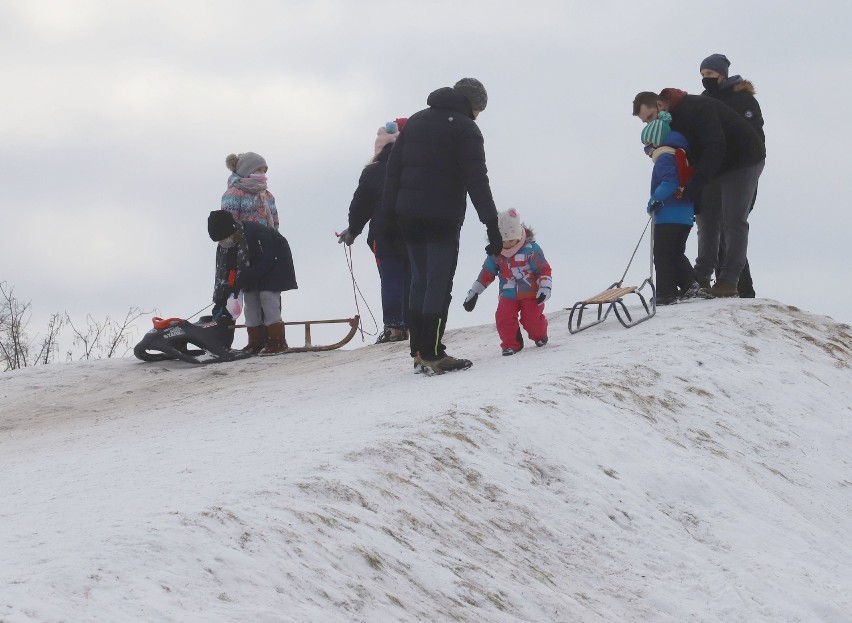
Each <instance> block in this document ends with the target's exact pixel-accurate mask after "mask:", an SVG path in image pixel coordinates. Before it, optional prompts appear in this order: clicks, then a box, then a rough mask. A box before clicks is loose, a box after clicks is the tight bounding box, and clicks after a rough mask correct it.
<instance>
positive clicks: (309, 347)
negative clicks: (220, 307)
mask: <svg viewBox="0 0 852 623" xmlns="http://www.w3.org/2000/svg"><path fill="white" fill-rule="evenodd" d="M344 322H345V323H348V324H349V333H347V334H346V336H345V337H344V338H343V339H342V340H340V341H339V342H335V343H334V344H327V345H318V344H314V343H313V341H312V338H311V325H315V324H342V323H344ZM360 322H361V317H360V316H357V315H356V316H354V317H353V318H337V319H334V320H298V321H292V320H291V321H289V322H285V323H284V326H298V325H304V327H305V345H304V346H291V347H289V348H287V350H284V351H281V352H280V353H275V354H276V355H286V354H287V353H315V352H320V351H324V350H335V349H338V348H340V347H341V346H345V345H346V344H348V343H349V342H350V341H351V340H352V338H353V337H355V333H356V332H357V331H358V326H359V325H360ZM244 327H245V325H244V324H238V325H235V326H234V328H244Z"/></svg>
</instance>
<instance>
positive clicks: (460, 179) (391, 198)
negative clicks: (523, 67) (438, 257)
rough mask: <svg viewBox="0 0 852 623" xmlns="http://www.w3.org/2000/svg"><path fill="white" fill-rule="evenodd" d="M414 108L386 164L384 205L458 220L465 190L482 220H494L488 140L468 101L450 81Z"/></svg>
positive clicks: (398, 213) (393, 213)
mask: <svg viewBox="0 0 852 623" xmlns="http://www.w3.org/2000/svg"><path fill="white" fill-rule="evenodd" d="M426 103H427V104H428V105H429V108H426V109H424V110H421V111H420V112H417V113H415V114H413V115H412V116H411V117H410V118H409V119H408V122H407V123H406V125H405V128H404V129H403V130H402V132H400V135H399V138H397V140H396V143H395V144H394V147H393V150H392V151H391V154H390V158H389V159H388V165H387V178H386V180H385V190H384V197H383V199H382V211H383V212H386V213H387V214H388V217H389V218H392V219H395V218H397V217H398V218H406V219H412V218H413V219H437V220H446V221H451V222H453V223H454V224H456V225H460V224H461V223H462V222H463V221H464V217H465V209H466V207H467V198H466V195H467V194H469V195H470V199H471V201H472V202H473V206H474V208H475V209H476V212H477V214H478V215H479V220H480V221H481V222H482V223H486V224H487V223H489V222H491V221H496V219H497V208H496V207H495V205H494V198H493V197H492V195H491V186H490V184H489V181H488V169H487V167H486V166H485V144H484V139H483V138H482V132H480V131H479V127H478V126H477V125H476V122H475V121H474V120H473V111H472V110H471V106H470V102H469V101H468V99H467V98H466V97H465V96H464V95H462V94H461V93H459V92H457V91H455V90H453V89H452V88H451V87H444V88H441V89H438V90H437V91H433V92H432V93H431V94H430V95H429V97H428V99H427V100H426Z"/></svg>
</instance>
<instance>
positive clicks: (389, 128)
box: [375, 121, 399, 156]
mask: <svg viewBox="0 0 852 623" xmlns="http://www.w3.org/2000/svg"><path fill="white" fill-rule="evenodd" d="M397 136H399V125H398V124H397V122H396V121H388V122H387V123H386V124H385V125H383V126H382V127H380V128H379V129H378V131H377V132H376V149H375V153H376V155H377V156H378V155H379V152H381V151H382V149H384V147H385V145H390V144H391V143H393V142H394V141H396V137H397Z"/></svg>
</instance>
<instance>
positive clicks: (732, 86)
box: [700, 54, 766, 143]
mask: <svg viewBox="0 0 852 623" xmlns="http://www.w3.org/2000/svg"><path fill="white" fill-rule="evenodd" d="M730 65H731V61H729V60H728V58H727V57H726V56H725V55H724V54H711V55H710V56H708V57H707V58H705V59H704V60H703V61H701V68H700V71H701V84H702V85H704V92H703V93H702V94H701V95H707V96H709V97H712V98H714V99H717V100H719V101H720V102H724V103H725V104H727V105H728V106H730V107H731V108H733V109H734V110H736V111H737V112H738V113H740V114H741V115H742V116H743V117H745V119H746V121H748V122H749V123H750V124H751V125H752V127H753V128H754V129H755V130H757V133H758V134H760V138H761V139H763V141H764V143H765V142H766V137H765V136H764V134H763V113H762V112H761V111H760V104H758V103H757V99H756V98H755V97H754V96H755V93H756V91H755V89H754V84H752V82H751V81H750V80H743V77H742V76H740V75H736V76H730V77H729V76H728V67H730Z"/></svg>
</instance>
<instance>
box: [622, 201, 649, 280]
mask: <svg viewBox="0 0 852 623" xmlns="http://www.w3.org/2000/svg"><path fill="white" fill-rule="evenodd" d="M652 220H654V215H653V214H652V215H651V216H650V217H649V218H648V222H647V223H645V229H643V230H642V235H641V236H639V241H638V242H637V243H636V247H635V248H634V249H633V255H631V256H630V261H629V262H627V268H625V269H624V274H623V275H621V279H620V280H619V281H618V286H619V287H621V284H622V283H624V278H625V277H627V271H628V270H630V265H631V264H632V263H633V258H634V257H636V251H638V250H639V245H640V244H642V238H644V237H645V232H646V231H648V225H650V224H651V221H652ZM652 240H653V239H652ZM653 276H654V246H653V244H652V245H651V278H652V279H653Z"/></svg>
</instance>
